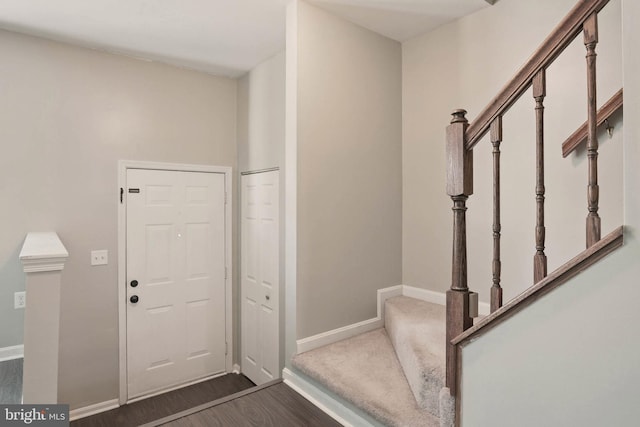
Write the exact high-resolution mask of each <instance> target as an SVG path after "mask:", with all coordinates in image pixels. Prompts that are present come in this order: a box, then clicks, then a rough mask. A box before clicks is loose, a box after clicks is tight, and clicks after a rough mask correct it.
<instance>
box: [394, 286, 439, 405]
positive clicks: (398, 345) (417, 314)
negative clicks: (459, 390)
mask: <svg viewBox="0 0 640 427" xmlns="http://www.w3.org/2000/svg"><path fill="white" fill-rule="evenodd" d="M385 328H386V329H387V333H388V334H389V338H390V340H391V342H392V344H393V347H394V349H395V351H396V355H397V357H398V360H399V361H400V365H401V366H402V369H403V371H404V374H405V376H406V378H407V382H408V383H409V386H410V388H411V391H412V392H413V395H414V397H415V400H416V402H417V403H418V406H419V407H421V408H423V409H426V410H427V411H429V413H431V414H433V415H435V416H438V415H439V409H438V406H439V404H438V396H439V394H440V390H441V389H442V387H444V376H445V341H446V339H445V337H446V334H445V333H446V331H445V307H444V306H442V305H439V304H432V303H429V302H426V301H422V300H418V299H415V298H409V297H406V296H398V297H394V298H389V299H388V300H387V301H386V302H385Z"/></svg>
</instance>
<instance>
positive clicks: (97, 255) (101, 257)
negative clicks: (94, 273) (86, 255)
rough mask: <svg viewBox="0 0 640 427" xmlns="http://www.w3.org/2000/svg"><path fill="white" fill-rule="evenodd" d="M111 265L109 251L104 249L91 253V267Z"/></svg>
mask: <svg viewBox="0 0 640 427" xmlns="http://www.w3.org/2000/svg"><path fill="white" fill-rule="evenodd" d="M108 263H109V251H108V250H106V249H102V250H99V251H91V265H107V264H108Z"/></svg>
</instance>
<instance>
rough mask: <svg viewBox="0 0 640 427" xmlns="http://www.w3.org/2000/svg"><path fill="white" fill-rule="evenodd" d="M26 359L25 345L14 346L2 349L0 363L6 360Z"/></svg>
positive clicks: (0, 349)
mask: <svg viewBox="0 0 640 427" xmlns="http://www.w3.org/2000/svg"><path fill="white" fill-rule="evenodd" d="M23 357H24V345H22V344H20V345H13V346H11V347H2V348H0V362H4V361H5V360H13V359H22V358H23Z"/></svg>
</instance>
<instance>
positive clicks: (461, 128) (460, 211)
mask: <svg viewBox="0 0 640 427" xmlns="http://www.w3.org/2000/svg"><path fill="white" fill-rule="evenodd" d="M466 113H467V112H466V111H465V110H456V111H454V112H453V119H452V120H451V124H450V125H449V126H448V127H447V150H446V151H447V194H448V195H449V196H451V199H452V200H453V257H452V272H451V273H452V275H451V289H450V290H449V291H447V376H446V385H447V387H449V389H450V391H451V395H455V393H456V389H457V379H456V372H457V364H458V355H457V353H456V347H455V346H453V345H451V340H452V339H453V338H455V337H456V336H458V335H460V334H461V333H462V332H464V331H465V330H466V329H468V328H470V327H471V326H472V325H473V320H472V319H471V317H469V288H468V286H467V227H466V210H467V206H466V202H467V199H468V198H469V196H470V195H471V194H473V151H471V150H467V149H466V148H465V141H466V138H465V133H466V130H467V127H468V126H469V122H468V121H467V119H466V118H465V114H466Z"/></svg>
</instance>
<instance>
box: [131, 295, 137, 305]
mask: <svg viewBox="0 0 640 427" xmlns="http://www.w3.org/2000/svg"><path fill="white" fill-rule="evenodd" d="M139 299H140V298H138V295H132V296H131V298H129V301H131V302H132V303H133V304H135V303H137V302H138V300H139Z"/></svg>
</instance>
